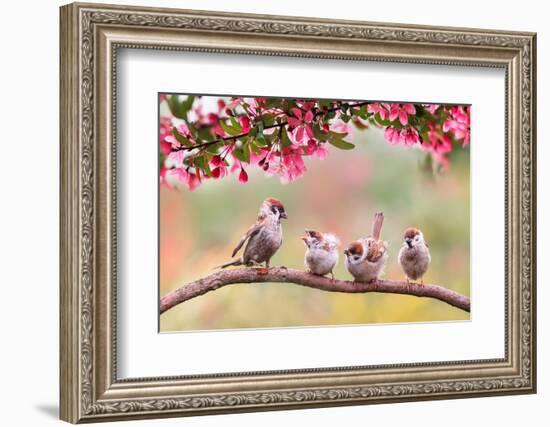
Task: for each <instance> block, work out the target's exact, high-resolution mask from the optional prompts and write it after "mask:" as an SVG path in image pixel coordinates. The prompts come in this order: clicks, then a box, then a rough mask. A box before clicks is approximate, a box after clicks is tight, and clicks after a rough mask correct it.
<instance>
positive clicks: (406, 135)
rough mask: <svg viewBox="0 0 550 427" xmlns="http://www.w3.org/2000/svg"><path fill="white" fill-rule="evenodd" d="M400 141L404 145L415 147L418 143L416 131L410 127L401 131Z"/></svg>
mask: <svg viewBox="0 0 550 427" xmlns="http://www.w3.org/2000/svg"><path fill="white" fill-rule="evenodd" d="M401 140H402V141H403V142H404V143H405V145H415V144H418V143H419V142H420V136H419V135H418V131H417V130H416V129H415V128H413V127H412V126H410V127H408V128H405V129H402V130H401Z"/></svg>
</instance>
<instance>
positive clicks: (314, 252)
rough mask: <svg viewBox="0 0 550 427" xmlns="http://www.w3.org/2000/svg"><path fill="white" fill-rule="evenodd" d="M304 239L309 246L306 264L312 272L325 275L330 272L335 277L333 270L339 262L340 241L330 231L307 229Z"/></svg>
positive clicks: (305, 258) (305, 257)
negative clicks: (322, 231)
mask: <svg viewBox="0 0 550 427" xmlns="http://www.w3.org/2000/svg"><path fill="white" fill-rule="evenodd" d="M305 233H306V235H305V236H304V237H302V240H303V241H304V243H305V244H306V246H307V249H306V254H305V256H304V264H305V266H306V268H307V269H308V271H309V272H310V273H313V274H316V275H318V276H324V275H325V274H328V273H330V275H331V277H332V278H333V279H334V273H333V272H332V270H333V269H334V267H335V266H336V264H337V263H338V246H339V245H340V241H339V240H338V238H337V237H336V236H334V235H333V234H329V233H321V232H319V231H314V230H306V231H305Z"/></svg>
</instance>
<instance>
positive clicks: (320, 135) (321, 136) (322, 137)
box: [313, 125, 330, 141]
mask: <svg viewBox="0 0 550 427" xmlns="http://www.w3.org/2000/svg"><path fill="white" fill-rule="evenodd" d="M313 135H314V136H315V139H317V140H319V141H328V140H329V138H330V133H328V132H323V131H322V130H321V127H320V126H319V125H315V126H313Z"/></svg>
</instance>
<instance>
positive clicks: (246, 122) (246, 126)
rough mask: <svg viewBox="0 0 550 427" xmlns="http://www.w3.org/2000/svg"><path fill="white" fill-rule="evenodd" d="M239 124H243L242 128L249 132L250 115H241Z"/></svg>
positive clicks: (244, 131) (243, 130)
mask: <svg viewBox="0 0 550 427" xmlns="http://www.w3.org/2000/svg"><path fill="white" fill-rule="evenodd" d="M239 124H240V125H241V130H242V132H243V133H248V131H249V130H250V119H249V118H248V116H240V117H239Z"/></svg>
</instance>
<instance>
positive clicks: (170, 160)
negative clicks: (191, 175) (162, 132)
mask: <svg viewBox="0 0 550 427" xmlns="http://www.w3.org/2000/svg"><path fill="white" fill-rule="evenodd" d="M187 155H188V154H187V153H186V150H176V151H172V152H171V153H170V154H168V156H166V160H165V163H166V166H167V167H175V168H181V167H183V161H184V160H185V159H186V158H187Z"/></svg>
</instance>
